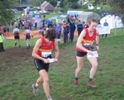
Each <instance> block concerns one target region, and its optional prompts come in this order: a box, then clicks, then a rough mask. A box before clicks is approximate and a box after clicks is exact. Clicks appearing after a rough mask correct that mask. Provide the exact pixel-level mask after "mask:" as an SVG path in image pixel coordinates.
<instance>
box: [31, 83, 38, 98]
mask: <svg viewBox="0 0 124 100" xmlns="http://www.w3.org/2000/svg"><path fill="white" fill-rule="evenodd" d="M32 88H33V93H34V95H35V96H37V95H38V90H37V87H36V86H35V84H32Z"/></svg>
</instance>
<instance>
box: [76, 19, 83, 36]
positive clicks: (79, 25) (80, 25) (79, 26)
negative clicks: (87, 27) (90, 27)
mask: <svg viewBox="0 0 124 100" xmlns="http://www.w3.org/2000/svg"><path fill="white" fill-rule="evenodd" d="M82 30H83V25H82V23H81V21H80V20H79V22H78V25H77V31H78V36H79V35H80V33H81V31H82Z"/></svg>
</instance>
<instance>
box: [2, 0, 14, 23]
mask: <svg viewBox="0 0 124 100" xmlns="http://www.w3.org/2000/svg"><path fill="white" fill-rule="evenodd" d="M12 8H13V1H11V0H1V1H0V24H1V25H4V24H7V23H8V22H9V21H10V20H12V19H13V12H12V10H11V9H12Z"/></svg>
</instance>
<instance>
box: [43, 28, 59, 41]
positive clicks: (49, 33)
mask: <svg viewBox="0 0 124 100" xmlns="http://www.w3.org/2000/svg"><path fill="white" fill-rule="evenodd" d="M45 37H46V38H47V39H49V40H50V41H54V40H55V38H56V37H57V34H56V31H55V30H54V29H53V28H50V29H48V30H47V31H46V35H45Z"/></svg>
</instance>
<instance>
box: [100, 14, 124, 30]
mask: <svg viewBox="0 0 124 100" xmlns="http://www.w3.org/2000/svg"><path fill="white" fill-rule="evenodd" d="M105 20H106V21H107V22H108V24H109V26H110V29H113V28H122V27H124V25H123V23H122V19H121V18H120V17H119V16H114V15H107V16H105V17H103V18H102V19H101V20H100V23H101V26H103V23H104V22H105Z"/></svg>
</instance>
